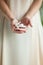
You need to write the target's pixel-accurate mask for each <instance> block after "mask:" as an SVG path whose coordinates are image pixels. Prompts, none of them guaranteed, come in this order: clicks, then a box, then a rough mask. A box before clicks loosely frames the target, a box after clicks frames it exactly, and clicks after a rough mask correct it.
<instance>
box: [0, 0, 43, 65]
mask: <svg viewBox="0 0 43 65" xmlns="http://www.w3.org/2000/svg"><path fill="white" fill-rule="evenodd" d="M8 2H9V5H10V9H11V11H12V13H13V14H14V15H15V17H16V18H17V19H20V18H21V17H22V16H23V15H24V14H25V13H26V12H27V10H28V9H29V7H30V6H31V4H32V2H33V0H8ZM0 16H1V15H0ZM3 21H4V24H3ZM31 23H32V25H33V27H32V28H31V27H29V28H28V30H27V32H26V33H24V34H16V33H13V32H12V31H11V27H10V22H9V21H8V20H7V19H4V17H2V20H1V22H0V25H1V26H0V30H1V32H0V36H1V37H0V39H1V40H2V41H3V42H1V41H0V44H1V45H2V44H3V46H2V48H3V54H2V65H43V62H42V61H43V40H42V37H43V35H42V33H43V31H42V25H41V20H40V12H39V11H37V12H36V14H35V15H34V16H33V17H32V19H31ZM3 25H4V26H3Z"/></svg>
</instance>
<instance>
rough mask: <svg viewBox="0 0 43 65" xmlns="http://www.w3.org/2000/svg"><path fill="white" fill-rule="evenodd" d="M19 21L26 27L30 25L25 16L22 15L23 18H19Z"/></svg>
mask: <svg viewBox="0 0 43 65" xmlns="http://www.w3.org/2000/svg"><path fill="white" fill-rule="evenodd" d="M21 23H23V24H24V25H25V26H26V27H28V26H30V27H32V24H31V21H30V19H29V18H27V17H23V18H22V19H21Z"/></svg>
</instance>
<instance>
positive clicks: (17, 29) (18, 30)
mask: <svg viewBox="0 0 43 65" xmlns="http://www.w3.org/2000/svg"><path fill="white" fill-rule="evenodd" d="M14 21H15V20H12V21H11V30H12V31H13V32H15V33H18V34H22V33H25V32H26V29H25V28H17V27H16V25H15V23H14ZM15 22H16V21H15Z"/></svg>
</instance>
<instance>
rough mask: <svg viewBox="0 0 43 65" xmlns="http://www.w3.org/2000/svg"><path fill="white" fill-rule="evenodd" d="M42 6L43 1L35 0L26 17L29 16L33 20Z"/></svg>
mask: <svg viewBox="0 0 43 65" xmlns="http://www.w3.org/2000/svg"><path fill="white" fill-rule="evenodd" d="M41 4H42V0H34V2H33V3H32V5H31V7H30V9H29V10H28V12H27V13H26V16H29V18H32V17H33V15H34V14H35V13H36V12H37V10H38V9H39V8H40V7H41Z"/></svg>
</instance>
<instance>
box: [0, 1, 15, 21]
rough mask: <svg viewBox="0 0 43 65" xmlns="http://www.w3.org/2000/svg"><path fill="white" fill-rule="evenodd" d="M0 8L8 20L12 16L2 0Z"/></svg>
mask: <svg viewBox="0 0 43 65" xmlns="http://www.w3.org/2000/svg"><path fill="white" fill-rule="evenodd" d="M0 8H1V10H2V11H3V12H4V13H5V15H6V16H7V17H8V18H9V19H10V20H11V19H13V18H14V16H13V14H12V12H11V11H10V9H9V7H8V6H7V4H6V3H5V1H4V0H1V1H0Z"/></svg>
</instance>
